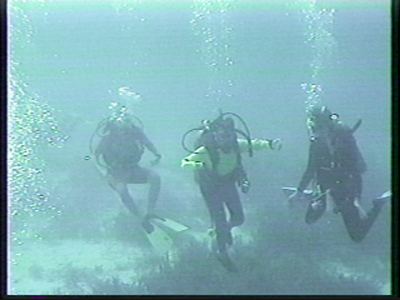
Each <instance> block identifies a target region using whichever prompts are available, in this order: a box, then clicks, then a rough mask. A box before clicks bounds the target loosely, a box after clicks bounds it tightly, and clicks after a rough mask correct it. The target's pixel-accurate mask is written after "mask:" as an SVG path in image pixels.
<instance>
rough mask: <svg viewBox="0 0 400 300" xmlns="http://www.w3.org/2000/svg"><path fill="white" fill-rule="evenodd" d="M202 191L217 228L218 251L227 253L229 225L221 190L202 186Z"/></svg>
mask: <svg viewBox="0 0 400 300" xmlns="http://www.w3.org/2000/svg"><path fill="white" fill-rule="evenodd" d="M200 191H201V193H202V195H203V198H204V200H205V202H206V205H207V208H208V211H209V213H210V216H211V220H212V222H213V225H214V226H215V231H216V239H217V245H218V250H219V251H220V252H221V251H222V252H224V251H226V243H227V239H226V235H227V232H229V225H228V222H227V221H226V214H225V209H224V206H223V202H222V200H221V196H220V193H219V188H216V187H212V188H211V187H208V186H206V185H202V184H200Z"/></svg>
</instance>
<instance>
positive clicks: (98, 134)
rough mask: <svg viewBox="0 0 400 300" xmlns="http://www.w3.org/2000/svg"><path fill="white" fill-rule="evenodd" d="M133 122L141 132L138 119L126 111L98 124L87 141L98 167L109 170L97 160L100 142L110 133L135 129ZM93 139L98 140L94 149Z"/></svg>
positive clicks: (141, 127) (141, 126) (141, 124)
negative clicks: (137, 124)
mask: <svg viewBox="0 0 400 300" xmlns="http://www.w3.org/2000/svg"><path fill="white" fill-rule="evenodd" d="M134 120H136V121H137V122H138V123H139V126H138V128H140V130H142V131H143V129H144V126H143V122H142V121H141V120H140V119H139V118H137V117H135V116H134V115H132V114H129V113H127V112H126V110H121V111H120V113H119V114H117V115H112V116H109V117H105V118H104V119H102V120H101V121H100V122H99V123H98V125H97V127H96V129H95V131H94V132H93V134H92V136H91V137H90V140H89V151H90V153H91V154H92V155H94V156H95V159H96V164H97V165H98V166H100V167H102V168H105V169H109V166H108V165H107V163H105V162H101V161H100V160H99V156H100V155H99V154H100V153H98V151H99V146H100V145H101V141H102V140H103V138H105V137H106V136H108V135H110V134H111V132H112V131H115V130H123V129H125V130H129V129H130V128H134V127H136V124H135V121H134ZM95 138H98V139H100V140H99V141H98V142H97V145H96V147H94V140H95ZM103 160H104V159H103Z"/></svg>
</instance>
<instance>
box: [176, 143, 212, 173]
mask: <svg viewBox="0 0 400 300" xmlns="http://www.w3.org/2000/svg"><path fill="white" fill-rule="evenodd" d="M207 167H211V159H210V156H209V155H208V152H207V150H206V148H204V147H203V146H201V147H199V148H197V149H196V151H194V152H193V153H192V154H190V155H188V156H186V157H184V158H183V159H182V161H181V168H183V169H186V170H199V169H203V168H207Z"/></svg>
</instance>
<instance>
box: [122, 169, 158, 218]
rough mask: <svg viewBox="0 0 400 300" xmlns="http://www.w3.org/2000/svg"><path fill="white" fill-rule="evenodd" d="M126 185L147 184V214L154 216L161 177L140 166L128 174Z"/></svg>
mask: <svg viewBox="0 0 400 300" xmlns="http://www.w3.org/2000/svg"><path fill="white" fill-rule="evenodd" d="M127 178H128V179H127V181H128V183H132V184H145V183H149V184H150V187H149V193H148V196H147V200H148V202H147V203H148V204H147V213H148V214H154V213H155V208H156V203H157V200H158V195H159V194H160V187H161V177H160V175H158V174H157V173H156V172H154V171H152V170H150V169H147V168H142V167H140V166H136V167H134V168H133V169H132V170H130V172H129V176H127Z"/></svg>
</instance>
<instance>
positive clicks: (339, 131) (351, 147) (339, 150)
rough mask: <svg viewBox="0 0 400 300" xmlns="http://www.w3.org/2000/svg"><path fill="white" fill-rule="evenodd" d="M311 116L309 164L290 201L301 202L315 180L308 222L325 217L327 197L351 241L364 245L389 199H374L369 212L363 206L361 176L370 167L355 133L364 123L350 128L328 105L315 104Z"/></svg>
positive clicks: (308, 211) (309, 126)
mask: <svg viewBox="0 0 400 300" xmlns="http://www.w3.org/2000/svg"><path fill="white" fill-rule="evenodd" d="M308 113H309V117H308V119H307V126H308V128H309V130H310V133H311V139H310V148H309V158H308V165H307V169H306V171H305V172H304V174H303V176H302V178H301V180H300V184H299V185H298V188H297V191H295V192H294V193H293V194H292V195H291V196H290V197H289V198H288V201H289V204H290V203H293V201H298V200H300V198H301V197H302V192H303V191H304V190H305V188H306V187H307V186H308V184H309V183H310V182H311V181H313V184H314V190H315V191H316V193H315V197H314V199H313V200H312V201H311V202H310V203H309V205H308V209H307V213H306V217H305V221H306V223H307V224H312V223H314V222H316V221H317V220H318V219H319V218H320V217H321V216H322V214H323V213H324V212H325V210H326V207H327V197H331V198H332V200H333V202H334V205H335V208H334V212H335V213H336V214H340V215H341V216H342V218H343V221H344V224H345V226H346V229H347V232H348V234H349V236H350V238H351V239H352V240H353V241H354V242H361V241H362V240H363V239H364V237H365V236H366V234H367V233H368V231H369V229H370V228H371V226H372V224H373V223H374V221H375V220H376V218H377V216H378V214H379V213H380V211H381V209H382V206H383V205H384V204H385V203H386V202H387V198H388V196H389V194H387V195H386V196H381V197H379V198H377V199H374V200H373V201H372V204H373V206H372V208H371V210H370V211H368V212H367V213H366V212H365V211H364V210H363V209H362V207H361V206H360V199H361V193H362V177H361V175H362V174H363V173H364V172H365V171H366V169H367V167H366V163H365V161H364V159H363V157H362V155H361V153H360V151H359V149H358V146H357V143H356V140H355V138H354V136H353V133H354V132H355V131H356V130H357V129H358V127H359V126H360V125H361V120H359V121H358V122H357V123H356V125H355V126H354V127H353V128H350V127H348V126H345V125H344V124H342V122H341V121H340V120H339V116H338V115H337V114H333V113H332V112H331V111H330V110H329V109H328V108H327V107H326V106H319V105H314V106H313V107H311V108H310V109H309V111H308Z"/></svg>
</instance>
